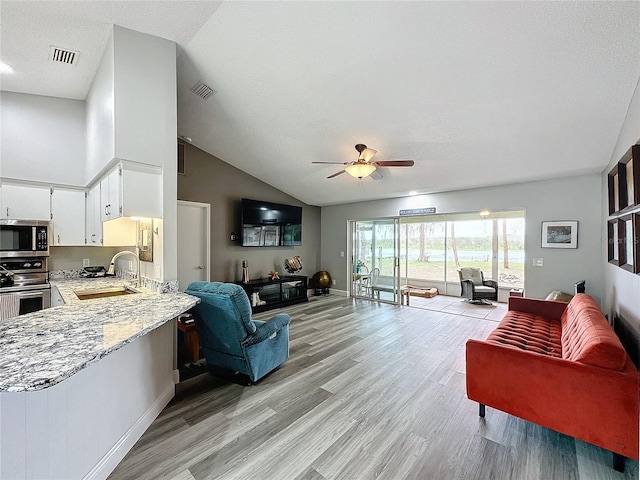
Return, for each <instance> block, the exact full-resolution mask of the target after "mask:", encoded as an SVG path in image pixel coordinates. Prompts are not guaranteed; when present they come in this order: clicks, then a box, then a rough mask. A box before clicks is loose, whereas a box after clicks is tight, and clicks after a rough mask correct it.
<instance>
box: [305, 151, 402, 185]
mask: <svg viewBox="0 0 640 480" xmlns="http://www.w3.org/2000/svg"><path fill="white" fill-rule="evenodd" d="M356 150H357V151H358V154H359V155H358V159H357V160H356V161H354V162H311V163H323V164H332V165H346V167H344V170H340V171H339V172H337V173H334V174H333V175H329V176H328V177H327V178H333V177H337V176H338V175H342V174H343V173H345V172H346V173H348V174H349V175H351V176H352V177H355V178H365V177H368V176H369V175H371V178H373V179H374V180H380V179H381V178H382V175H381V174H380V172H379V171H377V167H412V166H413V160H380V161H377V162H376V161H374V160H371V159H372V158H373V156H374V155H375V154H376V153H378V152H377V151H376V150H374V149H373V148H369V147H367V146H366V145H363V144H362V143H359V144H357V145H356Z"/></svg>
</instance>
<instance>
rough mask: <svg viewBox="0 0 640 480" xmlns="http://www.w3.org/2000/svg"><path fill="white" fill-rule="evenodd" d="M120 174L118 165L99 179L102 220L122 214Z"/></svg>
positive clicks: (111, 218)
mask: <svg viewBox="0 0 640 480" xmlns="http://www.w3.org/2000/svg"><path fill="white" fill-rule="evenodd" d="M120 176H121V167H120V165H118V166H117V167H116V168H115V169H113V170H111V171H110V172H109V173H108V174H107V175H105V176H104V177H103V178H102V180H100V217H101V219H102V221H103V222H106V221H108V220H113V219H114V218H118V217H120V216H122V210H121V207H122V203H121V202H122V201H121V199H120Z"/></svg>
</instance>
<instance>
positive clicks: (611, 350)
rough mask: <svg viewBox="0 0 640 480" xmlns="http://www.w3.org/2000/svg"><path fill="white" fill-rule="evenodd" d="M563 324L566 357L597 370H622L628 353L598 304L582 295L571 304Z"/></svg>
mask: <svg viewBox="0 0 640 480" xmlns="http://www.w3.org/2000/svg"><path fill="white" fill-rule="evenodd" d="M560 321H561V322H562V357H563V358H564V359H566V360H571V361H573V362H581V363H586V364H588V365H593V366H596V367H602V368H610V369H614V370H622V369H623V368H624V365H625V362H626V358H627V355H626V352H625V350H624V348H623V346H622V343H621V342H620V339H619V338H618V337H617V336H616V334H615V333H614V331H613V329H612V328H611V326H610V325H609V323H608V322H607V319H606V318H604V315H602V312H601V311H600V308H599V307H598V304H597V303H596V302H595V301H594V300H593V299H592V298H591V297H590V296H589V295H587V294H586V293H579V294H577V295H576V296H575V297H573V299H571V301H570V302H569V305H567V309H566V310H565V311H564V313H563V314H562V318H561V319H560Z"/></svg>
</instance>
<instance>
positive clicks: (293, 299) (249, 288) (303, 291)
mask: <svg viewBox="0 0 640 480" xmlns="http://www.w3.org/2000/svg"><path fill="white" fill-rule="evenodd" d="M237 284H238V285H240V286H241V287H242V288H244V291H245V292H246V293H247V296H248V297H249V302H251V310H252V311H253V312H254V313H255V312H263V311H265V310H270V309H272V308H279V307H284V306H286V305H293V304H294V303H301V302H306V301H308V300H309V299H308V298H307V277H304V276H301V275H292V276H288V277H280V278H278V279H276V280H270V279H268V278H259V279H257V280H250V281H249V282H248V283H242V282H237ZM256 293H257V294H258V299H259V301H260V303H259V304H257V305H254V303H255V302H254V300H253V299H254V294H256ZM262 302H264V303H262Z"/></svg>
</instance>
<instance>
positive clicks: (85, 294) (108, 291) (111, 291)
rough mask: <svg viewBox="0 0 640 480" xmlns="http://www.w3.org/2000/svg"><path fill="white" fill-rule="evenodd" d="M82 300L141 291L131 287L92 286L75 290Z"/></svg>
mask: <svg viewBox="0 0 640 480" xmlns="http://www.w3.org/2000/svg"><path fill="white" fill-rule="evenodd" d="M73 293H75V294H76V297H78V298H79V299H80V300H92V299H94V298H107V297H117V296H119V295H131V294H133V293H140V292H137V291H136V290H133V289H132V288H129V287H106V288H90V289H86V290H74V291H73Z"/></svg>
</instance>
